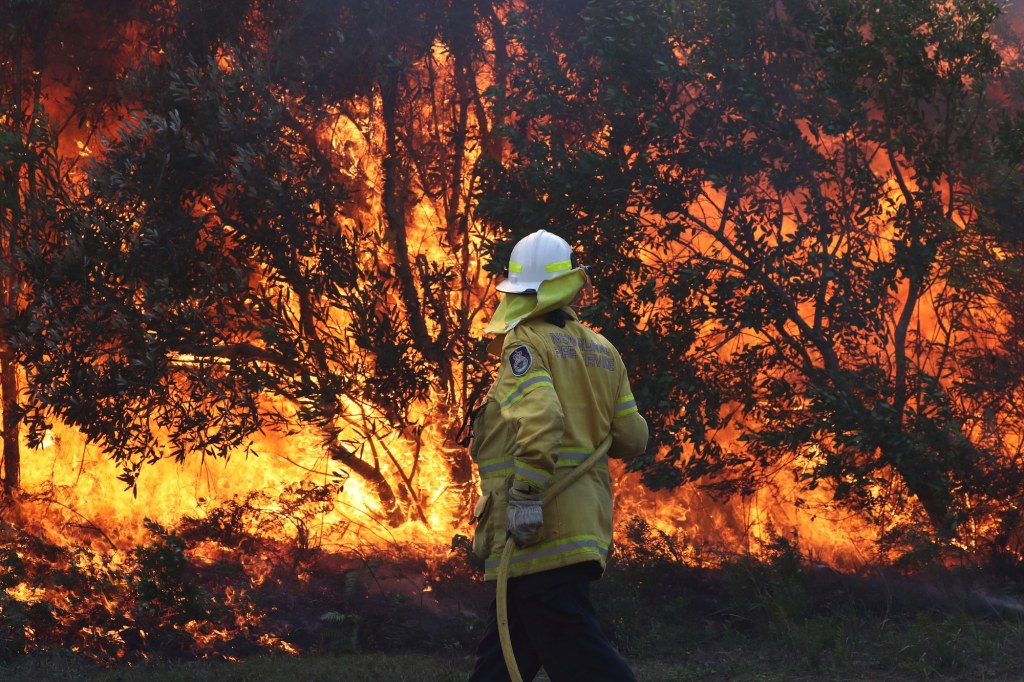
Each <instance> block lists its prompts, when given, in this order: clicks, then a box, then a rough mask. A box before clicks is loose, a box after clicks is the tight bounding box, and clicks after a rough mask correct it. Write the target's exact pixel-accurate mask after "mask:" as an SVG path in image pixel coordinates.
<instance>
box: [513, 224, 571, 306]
mask: <svg viewBox="0 0 1024 682" xmlns="http://www.w3.org/2000/svg"><path fill="white" fill-rule="evenodd" d="M572 269H573V258H572V248H571V247H570V246H569V243H568V242H567V241H565V240H564V239H562V238H561V237H559V236H558V235H555V234H551V233H550V232H548V231H546V230H537V231H536V232H534V233H533V234H529V235H526V236H525V237H523V238H522V239H520V240H519V242H518V243H517V244H516V245H515V247H514V248H513V249H512V256H511V257H510V258H509V260H508V278H507V279H505V281H503V282H501V283H500V284H498V291H501V292H504V293H506V294H525V293H533V292H535V291H537V289H538V288H539V287H540V284H541V282H543V281H545V280H549V279H554V278H555V277H558V276H559V275H563V274H565V273H567V272H569V271H570V270H572Z"/></svg>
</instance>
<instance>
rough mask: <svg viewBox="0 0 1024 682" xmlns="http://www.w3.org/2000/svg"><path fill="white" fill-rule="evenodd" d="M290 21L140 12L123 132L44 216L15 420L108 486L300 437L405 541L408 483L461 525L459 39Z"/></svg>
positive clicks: (476, 124) (463, 368)
mask: <svg viewBox="0 0 1024 682" xmlns="http://www.w3.org/2000/svg"><path fill="white" fill-rule="evenodd" d="M300 5H301V6H292V5H282V4H281V3H275V2H258V1H254V2H233V3H226V4H221V5H218V6H217V7H216V8H213V7H211V6H210V5H209V3H202V2H178V3H176V4H175V5H174V6H173V7H170V8H167V7H165V6H163V5H160V4H154V5H152V6H148V7H145V8H144V9H145V13H144V16H143V18H144V20H145V21H144V23H143V24H142V25H143V28H142V29H141V30H142V33H143V35H141V36H140V39H139V45H140V46H151V49H146V48H144V47H140V53H139V54H138V55H137V59H138V62H139V66H138V68H136V69H133V70H131V71H130V72H129V73H128V74H127V78H126V80H125V84H124V86H123V87H124V96H125V97H126V98H127V99H129V100H131V101H133V102H138V103H139V107H138V110H137V112H136V113H135V114H133V116H132V117H131V118H129V119H127V120H126V121H125V122H124V123H123V125H122V126H121V127H120V129H119V131H118V132H117V134H116V135H115V136H113V137H112V138H111V139H110V142H109V145H108V148H107V149H106V150H105V153H104V154H103V156H102V157H101V158H99V159H97V160H96V162H95V163H94V164H92V165H91V167H90V168H89V180H88V184H87V187H86V191H85V192H84V194H83V195H82V197H81V201H80V203H79V204H78V205H77V206H75V207H74V208H73V209H69V210H68V211H66V212H65V213H63V214H62V216H61V219H60V223H59V228H60V239H61V244H62V247H63V248H62V250H61V251H60V252H59V253H56V254H44V255H43V256H42V257H40V258H37V259H35V261H34V262H33V272H34V274H35V276H36V278H37V281H36V284H37V285H38V287H39V289H38V291H39V295H38V296H37V297H36V298H35V300H34V305H33V307H32V309H31V310H30V311H29V312H28V313H27V314H26V315H25V316H24V317H23V324H22V325H21V330H22V331H21V333H22V336H21V339H22V341H23V345H22V347H23V348H24V349H25V354H26V361H27V367H28V368H29V378H30V397H31V402H32V404H33V405H34V406H36V407H39V408H41V410H40V411H41V412H45V413H46V414H47V415H50V414H52V415H55V416H57V417H58V418H59V419H61V420H62V421H64V422H65V423H67V424H71V425H74V426H76V427H78V428H79V429H81V430H82V431H83V432H84V433H85V434H86V436H87V437H88V438H89V439H90V440H91V441H93V442H95V443H98V444H101V445H102V446H103V447H104V448H105V449H106V451H108V452H109V453H110V455H111V456H112V457H113V458H114V459H115V460H117V461H118V462H120V463H121V464H122V465H123V468H124V472H123V474H122V478H123V480H124V481H125V482H126V483H127V484H128V485H133V484H134V483H135V481H136V480H137V477H138V475H139V474H140V472H141V470H142V468H143V466H144V464H145V463H146V462H153V461H156V460H158V459H161V458H164V457H174V458H176V459H178V460H183V459H185V458H186V457H188V456H190V455H192V454H193V453H194V454H196V455H213V456H227V455H228V454H229V453H230V452H232V451H235V450H237V449H239V448H242V447H245V446H246V445H247V444H250V443H251V442H252V438H253V437H254V436H257V434H260V433H261V432H264V431H277V432H278V433H283V434H291V435H295V434H297V433H299V432H300V431H302V432H305V431H306V430H310V429H311V430H313V431H315V432H316V433H318V434H319V439H318V441H319V442H318V444H316V445H312V446H310V445H309V444H308V443H306V442H303V441H297V442H296V445H295V447H299V448H304V447H310V448H311V449H315V450H318V451H322V452H323V453H326V455H327V456H328V457H329V458H330V459H332V460H334V461H336V462H340V463H341V465H343V467H344V472H343V473H339V475H340V476H341V477H342V478H344V477H345V476H347V475H349V474H354V475H355V476H356V478H357V479H359V480H361V481H363V482H365V483H366V484H368V486H369V487H370V489H371V490H372V491H373V493H374V494H375V495H376V497H377V500H378V507H379V513H380V514H381V515H382V516H383V517H385V518H387V519H389V520H390V522H391V523H394V524H397V523H399V522H401V521H403V520H405V519H406V518H409V517H412V518H419V519H425V518H426V514H427V513H428V512H429V506H430V504H431V503H432V502H433V501H434V500H429V499H425V498H424V496H423V495H424V490H423V488H422V487H421V486H420V485H419V484H418V477H419V476H420V475H422V472H423V470H424V468H427V467H433V471H432V473H430V474H428V475H435V476H437V477H438V478H439V479H440V478H441V477H446V478H448V479H450V481H451V485H452V487H453V490H454V491H455V492H456V493H457V494H456V495H454V497H455V498H456V499H457V500H458V504H468V503H469V502H471V495H470V491H469V489H468V487H467V486H468V485H469V484H470V483H471V471H470V468H469V462H468V458H467V455H466V453H465V451H464V449H463V448H461V447H459V446H458V445H457V444H456V443H455V442H454V440H455V437H456V432H457V430H458V427H459V426H460V424H461V417H462V413H463V411H464V410H465V409H466V407H467V405H468V404H469V402H470V395H469V394H470V393H471V392H472V390H473V386H475V384H476V383H479V380H478V379H477V378H476V370H475V367H476V366H477V365H478V363H479V359H480V350H481V349H480V347H479V343H478V342H477V341H476V340H475V338H474V335H473V334H472V333H471V331H472V330H471V325H472V323H473V321H474V319H475V318H476V316H477V315H478V313H479V310H480V307H481V304H480V300H481V294H482V293H483V291H482V289H481V287H480V285H479V274H480V265H479V261H478V260H477V258H476V255H475V253H473V251H472V249H471V248H470V247H471V244H472V242H475V241H477V240H479V239H480V235H479V234H477V233H476V232H475V230H476V229H477V228H476V227H475V226H474V225H473V224H472V223H470V221H469V220H468V206H467V202H468V195H469V193H470V183H471V182H472V179H471V175H470V174H469V172H468V169H469V167H470V164H471V162H472V157H473V155H474V154H475V153H477V152H476V151H475V148H476V146H477V145H479V144H480V139H481V138H482V136H483V135H484V134H485V133H483V132H481V129H482V128H484V127H486V125H485V124H482V123H481V121H482V120H483V117H485V116H486V112H485V111H484V109H483V108H482V104H481V99H480V92H479V87H480V86H479V84H478V82H477V80H476V78H475V74H476V72H477V71H479V68H480V66H479V62H480V60H481V58H482V57H481V42H482V39H481V38H480V36H479V33H478V32H477V31H476V30H475V28H474V27H475V23H476V22H477V21H478V16H477V15H476V14H475V13H473V12H472V11H469V8H467V9H465V10H463V9H451V10H450V9H448V8H446V7H444V6H437V5H434V4H432V3H422V4H416V3H407V2H403V3H395V4H394V5H392V3H381V2H366V3H348V4H346V5H345V6H343V7H341V8H339V7H338V6H337V5H336V4H335V3H316V2H313V3H300ZM399 5H400V6H399ZM178 36H180V37H178ZM427 412H429V415H428V414H427ZM35 423H36V424H37V425H38V427H37V428H36V429H35V430H34V432H33V434H32V439H33V442H35V443H38V442H40V440H41V438H42V437H43V429H45V426H46V424H45V419H43V418H42V417H40V418H38V419H37V420H36V422H35ZM425 434H431V435H430V437H429V438H427V437H426V435H425ZM428 441H429V442H428ZM428 444H437V446H438V449H437V450H436V451H432V452H431V453H430V456H431V457H432V458H433V460H434V461H428V459H429V458H427V457H420V448H421V447H423V446H424V445H428ZM399 448H400V449H401V450H399ZM297 459H302V460H303V462H304V463H305V466H307V467H311V468H314V469H316V470H319V471H321V472H325V471H327V469H328V468H329V467H328V464H327V462H325V461H324V460H322V459H320V457H319V454H318V453H317V454H314V456H313V457H312V462H310V458H306V457H301V456H299V457H297ZM450 497H451V496H450Z"/></svg>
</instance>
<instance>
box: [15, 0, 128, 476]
mask: <svg viewBox="0 0 1024 682" xmlns="http://www.w3.org/2000/svg"><path fill="white" fill-rule="evenodd" d="M95 4H96V5H97V7H96V8H95V9H96V10H97V12H96V13H95V14H94V13H92V12H84V11H82V8H80V7H71V6H69V5H68V4H66V3H63V2H8V3H5V4H4V6H3V8H2V9H0V21H2V23H3V25H4V27H5V34H4V40H3V43H2V45H0V176H2V179H3V182H2V187H0V260H2V262H3V268H2V274H0V292H2V293H0V320H2V321H3V328H4V332H2V335H0V348H2V350H0V409H2V412H3V427H2V429H0V434H2V436H0V438H2V443H3V446H2V447H3V452H2V460H3V478H4V490H5V491H6V492H10V491H11V490H14V489H17V488H18V487H19V485H20V469H21V434H20V425H21V423H22V417H23V410H22V406H21V405H20V404H19V403H20V395H19V390H20V389H19V383H20V380H21V371H20V367H19V364H18V358H17V355H18V348H17V345H18V338H17V335H16V333H13V332H12V330H11V328H10V323H11V322H12V321H13V320H15V319H16V318H17V317H18V316H19V315H20V314H21V313H22V312H23V310H24V308H25V305H26V301H27V292H26V289H30V287H31V279H32V278H31V275H30V274H29V273H26V267H28V262H29V260H30V258H31V257H32V256H34V255H40V254H41V253H42V252H43V251H45V250H47V249H48V248H49V247H50V246H51V245H52V239H53V236H54V234H55V231H56V227H55V224H56V222H57V221H58V214H59V212H60V210H61V209H62V208H64V207H66V206H67V205H68V201H69V199H68V196H67V195H68V192H67V189H68V187H69V186H70V184H71V182H72V180H71V179H70V178H71V175H72V174H73V173H74V172H75V170H76V161H77V158H78V151H79V150H80V149H85V148H87V147H88V145H89V144H90V143H91V142H92V141H93V139H92V138H93V136H94V134H95V130H93V126H94V125H95V124H96V123H97V122H98V121H101V120H102V119H103V118H104V116H105V115H106V113H107V112H109V111H111V110H116V108H117V106H118V102H119V100H118V98H117V97H116V95H115V91H114V89H113V87H112V84H113V70H112V69H114V68H116V65H117V64H118V63H119V60H120V58H121V57H122V54H121V52H120V50H119V49H118V48H117V42H116V41H114V40H113V38H114V36H115V35H116V34H117V32H118V31H119V30H120V27H122V26H123V25H124V20H125V18H126V15H125V12H124V8H123V7H122V6H121V5H119V4H117V3H95ZM108 5H109V6H108ZM99 11H102V13H103V15H104V19H103V21H102V22H100V21H99V20H98V14H99ZM71 27H75V30H73V29H72V28H71ZM82 29H88V30H87V31H83V30H82ZM87 34H88V39H85V36H86V35H87ZM61 139H64V140H66V141H68V142H72V144H70V147H71V148H70V149H67V148H61V142H60V141H61ZM76 145H77V146H76Z"/></svg>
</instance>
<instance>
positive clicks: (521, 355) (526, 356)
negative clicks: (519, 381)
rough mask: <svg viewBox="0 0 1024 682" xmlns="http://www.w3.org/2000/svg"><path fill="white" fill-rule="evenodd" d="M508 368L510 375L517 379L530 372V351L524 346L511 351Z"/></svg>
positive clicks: (531, 361) (531, 360)
mask: <svg viewBox="0 0 1024 682" xmlns="http://www.w3.org/2000/svg"><path fill="white" fill-rule="evenodd" d="M508 366H509V368H510V369H511V370H512V374H514V375H515V376H517V377H521V376H523V375H524V374H526V373H527V372H529V371H530V367H531V366H533V356H532V355H530V349H529V348H527V347H526V346H519V348H516V349H515V350H514V351H512V352H511V353H510V354H509V356H508Z"/></svg>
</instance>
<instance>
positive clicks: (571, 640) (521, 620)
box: [469, 564, 636, 682]
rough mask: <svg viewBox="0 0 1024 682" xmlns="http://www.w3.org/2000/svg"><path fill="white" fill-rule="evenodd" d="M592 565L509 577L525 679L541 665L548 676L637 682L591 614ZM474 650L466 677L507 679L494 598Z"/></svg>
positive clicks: (576, 681) (512, 628) (557, 681)
mask: <svg viewBox="0 0 1024 682" xmlns="http://www.w3.org/2000/svg"><path fill="white" fill-rule="evenodd" d="M590 570H591V567H586V566H584V565H582V564H580V565H577V566H568V567H566V568H564V569H556V570H554V571H545V572H543V573H538V574H536V575H527V576H522V577H520V578H511V579H509V581H508V625H509V634H510V636H511V638H512V650H513V651H514V652H515V655H516V663H517V664H518V666H519V674H520V675H521V676H522V678H523V680H524V681H525V682H530V680H533V678H534V677H535V676H536V675H537V673H538V671H540V668H541V666H543V667H544V670H545V671H546V672H547V674H548V677H549V678H551V682H636V677H634V676H633V671H632V670H630V668H629V665H628V664H627V663H626V661H625V660H623V658H622V656H621V655H620V654H619V652H618V651H617V650H616V649H615V647H614V645H613V644H612V643H611V641H610V640H609V639H608V637H607V636H606V635H605V634H604V632H603V631H602V630H601V626H600V625H599V623H598V622H597V618H596V616H595V615H594V608H593V606H592V605H591V603H590V580H591V576H590V575H589V573H590ZM476 653H477V657H476V667H475V668H474V669H473V674H472V675H471V676H470V678H469V679H470V682H506V681H507V680H509V679H510V678H509V674H508V668H507V667H506V665H505V658H504V656H503V655H502V653H501V640H500V639H499V637H498V619H497V608H496V604H495V602H493V601H492V602H491V608H490V612H489V614H488V618H487V629H486V630H485V631H484V634H483V638H482V639H481V640H480V644H479V646H478V647H477V652H476Z"/></svg>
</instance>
